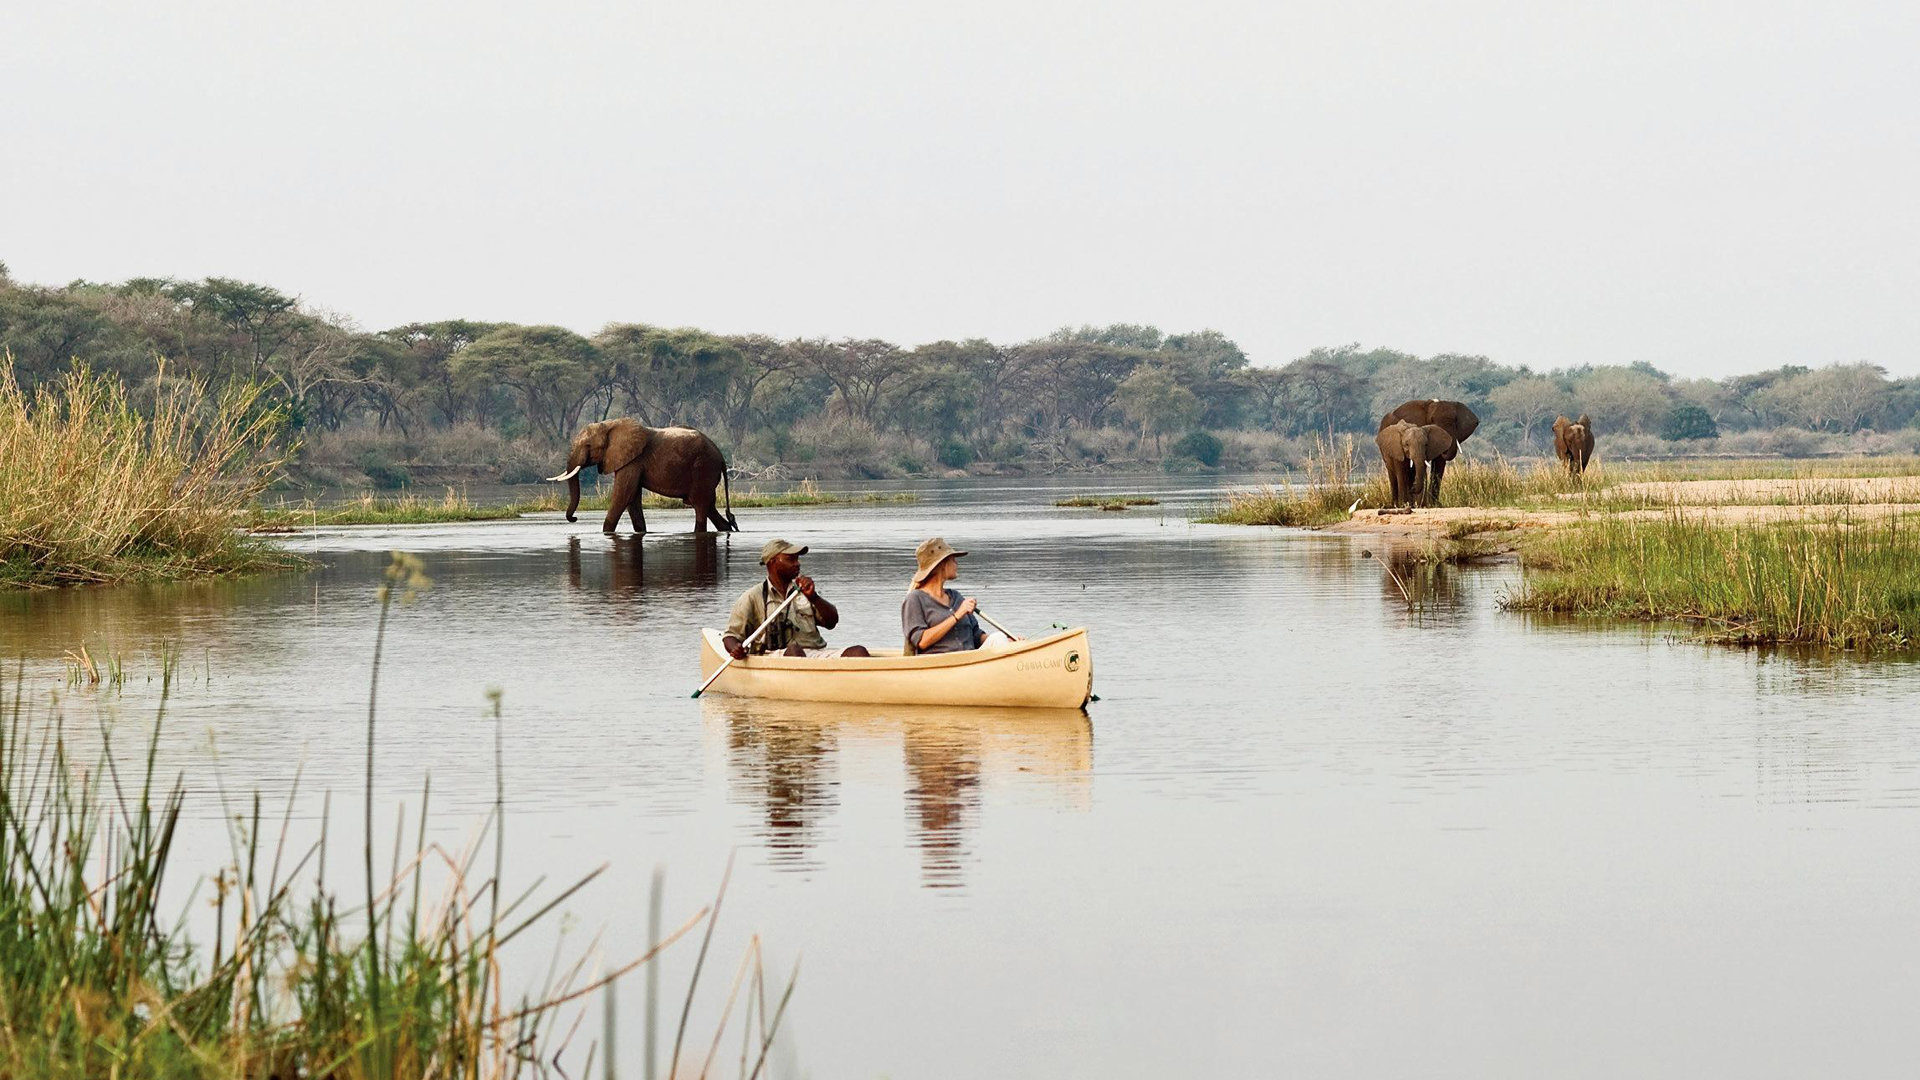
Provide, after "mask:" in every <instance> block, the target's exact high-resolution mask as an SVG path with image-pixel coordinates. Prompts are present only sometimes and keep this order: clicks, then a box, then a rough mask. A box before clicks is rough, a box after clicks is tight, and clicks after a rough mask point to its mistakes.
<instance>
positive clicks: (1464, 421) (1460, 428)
mask: <svg viewBox="0 0 1920 1080" xmlns="http://www.w3.org/2000/svg"><path fill="white" fill-rule="evenodd" d="M1453 427H1454V430H1452V431H1449V432H1448V433H1447V434H1449V435H1451V436H1453V438H1454V440H1455V441H1459V440H1463V439H1465V438H1467V437H1468V436H1469V435H1472V434H1473V433H1474V432H1475V431H1476V430H1478V429H1479V427H1480V418H1479V417H1478V416H1476V415H1474V412H1473V410H1472V409H1469V408H1467V407H1466V406H1465V405H1462V404H1460V403H1458V402H1455V403H1454V425H1453Z"/></svg>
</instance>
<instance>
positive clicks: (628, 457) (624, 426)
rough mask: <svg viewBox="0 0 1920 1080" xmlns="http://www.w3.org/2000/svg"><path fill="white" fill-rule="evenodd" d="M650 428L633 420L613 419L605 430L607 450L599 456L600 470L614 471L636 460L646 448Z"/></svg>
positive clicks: (651, 435) (604, 471) (651, 433)
mask: <svg viewBox="0 0 1920 1080" xmlns="http://www.w3.org/2000/svg"><path fill="white" fill-rule="evenodd" d="M652 437H653V432H652V430H650V429H648V428H646V427H642V426H641V425H640V424H639V423H637V422H636V421H633V420H615V421H613V422H612V430H610V431H608V432H607V452H606V453H605V454H602V455H601V456H600V471H601V472H603V473H616V472H619V471H620V470H621V469H624V468H626V467H627V466H628V465H631V464H633V462H634V461H636V460H638V459H639V457H640V455H641V454H642V453H644V452H645V451H646V449H647V440H648V439H650V438H652Z"/></svg>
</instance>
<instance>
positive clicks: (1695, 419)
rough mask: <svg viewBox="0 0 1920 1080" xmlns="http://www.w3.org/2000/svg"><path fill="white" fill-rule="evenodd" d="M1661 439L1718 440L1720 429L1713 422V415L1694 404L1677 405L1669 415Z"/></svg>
mask: <svg viewBox="0 0 1920 1080" xmlns="http://www.w3.org/2000/svg"><path fill="white" fill-rule="evenodd" d="M1660 437H1661V438H1663V439H1669V440H1674V441H1678V440H1680V439H1717V438H1719V437H1720V428H1719V426H1718V425H1716V424H1715V423H1714V422H1713V414H1712V413H1710V412H1708V411H1707V410H1705V409H1703V408H1701V407H1700V406H1698V405H1694V404H1681V405H1675V406H1674V407H1673V411H1671V412H1669V413H1667V423H1666V427H1664V428H1663V429H1661V432H1660Z"/></svg>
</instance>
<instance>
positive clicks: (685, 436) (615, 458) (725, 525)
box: [547, 416, 740, 533]
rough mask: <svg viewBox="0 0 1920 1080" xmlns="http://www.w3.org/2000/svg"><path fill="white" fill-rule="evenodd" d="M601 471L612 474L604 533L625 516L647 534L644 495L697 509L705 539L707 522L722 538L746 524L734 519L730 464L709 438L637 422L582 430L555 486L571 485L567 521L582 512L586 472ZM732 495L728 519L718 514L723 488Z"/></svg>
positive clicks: (603, 423) (695, 513)
mask: <svg viewBox="0 0 1920 1080" xmlns="http://www.w3.org/2000/svg"><path fill="white" fill-rule="evenodd" d="M588 465H595V466H598V467H599V469H600V473H601V475H603V476H604V475H606V474H607V473H612V474H613V477H614V480H613V495H612V497H611V499H610V500H609V501H608V503H607V519H606V521H604V522H602V523H601V525H600V529H601V531H602V532H607V533H611V532H613V530H614V527H615V526H616V525H618V524H619V523H620V515H621V514H622V513H627V514H630V516H631V517H632V518H633V531H634V532H636V533H645V532H646V531H647V519H646V516H645V515H644V514H642V513H641V512H640V490H641V489H642V488H645V489H646V490H648V491H653V492H657V493H659V494H661V495H665V496H667V497H668V498H673V499H685V500H686V501H687V502H689V503H691V504H693V531H694V532H695V533H705V532H706V531H707V522H709V521H711V522H713V526H714V528H716V529H719V530H720V531H721V532H733V531H735V530H737V529H739V528H740V523H739V522H738V521H736V520H734V516H733V484H732V482H731V481H730V480H729V479H728V477H727V459H726V458H725V456H723V455H722V454H721V453H720V448H719V447H718V446H716V445H714V442H713V440H712V439H709V438H707V437H706V435H704V434H702V433H700V432H698V431H695V430H693V429H692V428H683V427H666V428H650V427H647V426H645V425H644V424H641V423H640V422H639V421H638V420H635V419H633V418H631V417H626V416H622V417H619V418H617V419H613V420H599V421H595V422H594V423H591V424H588V425H587V426H586V427H584V428H581V429H580V434H578V435H576V436H574V438H573V448H572V449H571V450H569V451H568V453H567V471H566V472H563V473H561V474H560V475H559V476H550V477H548V478H547V479H549V480H565V481H566V482H567V520H568V521H574V520H576V519H575V518H574V516H573V512H574V511H575V510H578V509H579V508H580V470H581V469H584V468H586V467H587V466H588ZM722 484H725V485H726V490H727V513H726V516H725V517H721V516H720V513H719V511H717V510H715V509H714V502H715V499H714V496H715V495H716V494H718V488H719V487H720V485H722Z"/></svg>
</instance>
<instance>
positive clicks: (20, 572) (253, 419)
mask: <svg viewBox="0 0 1920 1080" xmlns="http://www.w3.org/2000/svg"><path fill="white" fill-rule="evenodd" d="M142 395H143V397H146V398H148V400H147V401H146V402H144V403H143V404H142V405H141V407H140V408H139V409H136V408H135V407H134V406H133V404H132V403H131V402H130V401H129V400H128V393H127V389H126V387H125V386H124V385H123V384H122V383H121V382H120V380H118V379H116V378H113V377H111V376H105V375H98V374H94V373H91V372H89V371H86V370H85V369H82V368H79V367H75V368H73V369H70V370H69V371H68V372H66V374H64V375H63V376H61V377H60V378H57V379H53V380H50V381H48V382H45V383H42V384H41V385H39V386H38V387H36V388H35V389H34V390H32V391H31V392H29V391H28V390H26V389H24V388H23V387H22V386H21V385H20V383H19V382H18V381H16V379H15V377H14V372H13V368H12V367H11V366H9V365H0V587H12V588H48V587H55V586H62V585H100V584H110V583H114V582H123V581H140V580H166V579H173V578H185V577H198V576H205V575H210V574H223V573H237V572H245V571H252V570H263V569H269V568H273V567H283V566H290V565H299V564H300V560H298V559H295V558H293V557H292V556H290V555H288V554H286V553H285V552H281V551H278V550H276V549H274V548H272V547H270V546H268V545H266V544H263V543H262V542H260V541H259V540H255V539H251V538H249V537H246V536H242V535H240V534H239V533H236V532H235V531H234V528H233V522H234V519H235V517H236V515H238V514H240V513H241V512H242V511H243V510H244V508H245V507H247V506H248V505H249V504H251V503H252V502H253V501H254V499H256V498H257V497H258V496H259V494H260V493H261V492H262V491H264V490H265V489H266V487H267V485H268V483H269V482H270V481H271V480H272V478H273V476H274V473H275V472H276V470H277V469H278V468H279V465H280V459H279V457H278V455H277V454H275V452H274V449H273V448H274V447H275V445H276V439H277V436H278V435H279V433H280V430H281V427H282V426H283V422H284V416H283V414H282V412H281V411H280V410H278V409H275V408H271V407H269V406H268V405H267V404H266V402H265V401H264V399H263V398H262V396H261V394H260V391H259V389H258V388H250V387H245V386H240V385H233V386H230V387H228V388H227V389H226V390H225V391H222V392H220V393H217V394H216V393H212V392H210V391H209V390H208V389H207V387H206V385H205V384H204V383H202V382H200V381H198V380H195V379H185V378H179V377H174V376H170V375H169V374H168V373H167V372H166V370H165V369H164V368H163V369H162V370H161V372H160V375H159V376H158V377H157V378H156V379H155V380H154V381H153V382H151V383H149V384H148V385H147V386H145V387H143V388H142Z"/></svg>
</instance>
